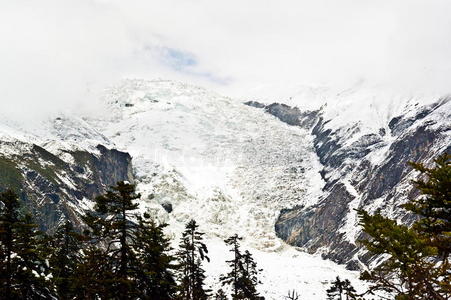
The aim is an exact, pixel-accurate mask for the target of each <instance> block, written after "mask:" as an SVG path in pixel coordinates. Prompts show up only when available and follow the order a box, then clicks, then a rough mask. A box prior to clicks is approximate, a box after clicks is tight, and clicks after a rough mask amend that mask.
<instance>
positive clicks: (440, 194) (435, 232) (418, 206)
mask: <svg viewBox="0 0 451 300" xmlns="http://www.w3.org/2000/svg"><path fill="white" fill-rule="evenodd" d="M435 163H436V167H435V168H426V167H425V166H424V165H423V164H420V163H411V166H412V167H413V168H414V169H416V170H418V171H420V172H421V174H422V176H421V177H420V179H418V180H416V181H414V184H415V186H416V187H417V188H418V189H419V190H420V192H421V193H422V194H423V196H422V197H420V198H418V199H416V200H412V201H410V202H408V203H407V204H405V205H404V208H406V209H407V210H409V211H411V212H413V213H415V214H417V215H419V216H421V219H420V220H419V221H418V222H416V223H415V225H414V227H415V230H416V231H417V232H419V233H420V234H421V235H424V236H426V237H427V238H428V239H429V241H430V243H431V245H433V246H435V247H436V248H437V250H438V251H439V254H440V255H441V256H442V257H443V258H447V257H448V256H449V253H450V252H451V155H449V154H445V155H442V156H440V157H439V158H438V159H437V160H436V161H435ZM424 177H426V178H424Z"/></svg>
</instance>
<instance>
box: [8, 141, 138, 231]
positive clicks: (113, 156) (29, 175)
mask: <svg viewBox="0 0 451 300" xmlns="http://www.w3.org/2000/svg"><path fill="white" fill-rule="evenodd" d="M0 143H2V144H3V145H2V146H3V147H6V146H8V145H5V144H6V143H5V142H0ZM19 144H20V145H19ZM10 146H11V147H14V148H16V149H17V148H21V149H24V150H23V151H22V152H21V153H15V154H12V155H5V154H0V165H1V166H3V168H2V171H0V190H4V189H6V188H12V189H14V190H16V191H19V192H20V197H21V199H22V200H23V201H24V203H25V204H26V207H27V208H28V210H29V211H30V212H31V213H32V214H33V216H34V217H35V219H36V222H38V224H39V226H40V228H41V229H42V230H44V231H49V232H52V231H53V230H54V229H55V228H56V227H57V226H58V225H59V224H60V223H61V222H62V221H64V220H66V219H70V220H71V221H73V222H74V224H76V225H80V224H81V220H80V216H81V214H82V213H83V211H82V210H83V209H87V208H89V206H90V200H93V199H94V197H95V196H96V195H99V194H101V193H104V192H105V191H106V190H107V189H108V187H110V186H112V185H114V184H116V182H117V181H123V180H128V181H132V180H133V177H132V172H131V157H130V155H129V154H128V153H124V152H120V151H117V150H114V149H107V148H105V147H104V146H102V145H98V146H97V150H98V153H90V152H87V151H64V152H65V153H64V155H63V156H64V159H62V158H60V157H58V156H56V155H54V154H52V153H50V152H48V151H47V150H45V149H44V148H42V147H40V146H37V145H34V144H26V143H22V142H15V143H12V144H11V145H10Z"/></svg>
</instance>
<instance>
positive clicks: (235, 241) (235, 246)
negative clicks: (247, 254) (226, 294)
mask: <svg viewBox="0 0 451 300" xmlns="http://www.w3.org/2000/svg"><path fill="white" fill-rule="evenodd" d="M241 240H242V238H241V237H239V236H238V235H237V234H235V235H233V236H231V237H229V238H228V239H226V240H224V242H225V243H226V244H227V245H229V246H231V249H230V252H232V253H233V259H232V260H227V261H226V263H227V264H228V265H229V267H230V269H231V270H230V272H229V273H227V274H225V275H221V277H220V278H219V280H220V281H221V283H222V285H231V286H232V290H233V293H232V299H243V298H242V297H243V295H242V292H241V281H240V278H241V270H242V265H241V262H242V256H243V255H242V254H241V250H240V242H239V241H241ZM240 297H241V298H240Z"/></svg>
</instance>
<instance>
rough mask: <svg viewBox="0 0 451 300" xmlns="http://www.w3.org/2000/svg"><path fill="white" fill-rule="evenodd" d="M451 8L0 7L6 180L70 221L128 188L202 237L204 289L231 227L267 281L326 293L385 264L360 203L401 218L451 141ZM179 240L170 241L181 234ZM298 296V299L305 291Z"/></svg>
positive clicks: (272, 289)
mask: <svg viewBox="0 0 451 300" xmlns="http://www.w3.org/2000/svg"><path fill="white" fill-rule="evenodd" d="M450 11H451V2H449V1H446V0H434V1H426V0H405V1H404V0H403V1H401V0H399V1H369V0H358V1H357V0H341V1H332V0H320V1H286V2H283V3H281V2H280V1H272V0H270V1H265V3H262V2H261V1H256V0H251V1H235V0H232V1H222V2H217V1H215V2H212V1H207V0H200V1H177V0H170V1H167V0H166V1H159V0H158V1H138V0H132V1H116V0H78V1H72V0H65V1H57V0H44V1H39V2H30V1H25V0H18V1H10V2H2V3H1V4H0V20H2V26H0V38H1V40H2V45H4V46H3V47H0V65H1V68H0V82H1V84H0V104H1V108H0V191H4V190H5V189H7V188H12V189H14V190H16V191H18V193H19V196H20V200H21V203H22V204H23V205H24V207H26V209H27V210H29V211H30V212H32V214H33V217H34V220H35V222H36V223H37V225H38V226H39V228H40V229H41V230H43V231H45V232H48V233H53V232H55V230H56V228H57V227H58V226H59V225H61V224H63V223H64V222H65V221H67V220H69V221H71V222H72V223H73V224H74V226H75V228H77V230H81V229H82V228H84V226H85V224H84V219H83V216H84V215H85V214H86V212H87V211H90V210H92V209H93V208H94V205H95V202H94V198H95V197H96V196H97V195H99V194H102V193H105V192H106V191H107V190H108V189H109V187H111V186H112V185H114V184H116V182H118V181H127V182H132V183H134V184H136V187H137V191H138V192H139V193H141V199H140V200H139V204H140V210H139V212H140V213H144V212H147V213H149V214H150V215H151V216H152V217H154V218H156V220H158V221H159V222H164V223H168V224H169V226H168V227H167V228H166V229H165V230H166V232H165V233H166V234H167V235H168V237H170V238H171V239H172V243H173V244H174V243H175V242H174V241H178V240H179V238H180V236H181V234H182V232H183V230H184V226H185V224H186V223H187V222H188V221H189V220H190V219H195V220H196V221H197V222H198V224H199V226H200V228H201V230H202V231H203V232H205V242H206V243H207V244H208V246H209V249H210V257H211V263H209V264H207V265H206V266H205V268H206V271H207V273H208V275H209V277H208V279H207V284H208V286H210V287H212V288H213V289H214V290H217V289H218V288H220V283H219V278H220V275H221V274H223V273H224V270H225V269H226V267H227V266H226V264H225V261H224V253H227V251H228V250H227V248H226V246H225V245H224V243H223V240H224V239H226V238H228V237H230V236H232V235H233V234H239V235H240V236H242V237H243V241H242V243H243V248H245V249H249V250H250V251H251V252H252V253H254V255H255V259H256V260H257V261H258V265H259V266H260V267H262V268H263V271H262V273H261V278H260V279H261V281H262V283H261V284H260V285H259V291H260V293H261V294H262V295H263V296H265V297H266V299H281V297H283V296H286V293H287V291H289V290H293V289H299V290H300V291H302V296H303V297H305V299H325V297H326V292H325V291H326V289H327V287H328V285H329V284H330V283H331V282H332V280H334V279H335V277H336V276H338V275H339V276H340V277H341V278H348V279H350V280H351V282H352V283H353V284H354V285H355V287H357V288H358V289H364V288H365V287H366V286H367V284H366V283H365V282H363V281H361V280H359V279H358V278H359V271H360V270H363V269H365V268H368V267H369V266H375V265H377V264H379V263H380V262H381V261H382V260H383V259H384V257H382V256H374V255H371V254H370V253H369V252H368V251H367V250H366V249H365V247H363V246H362V245H361V244H360V243H359V242H358V241H359V240H360V239H361V238H363V237H364V236H365V235H364V234H363V233H362V229H361V227H360V226H359V224H358V216H357V213H356V211H355V210H356V209H365V210H367V211H369V212H370V213H375V212H377V211H381V213H382V215H384V216H386V217H390V218H393V219H395V220H397V222H399V223H402V224H406V225H410V224H412V222H413V221H414V220H415V216H413V215H412V214H411V213H408V212H407V211H406V210H404V209H402V208H401V207H400V205H401V204H403V203H406V202H407V201H409V200H412V199H417V198H418V196H419V193H418V191H417V190H415V189H414V188H413V186H412V184H411V181H412V180H413V179H415V178H416V176H418V172H416V171H414V170H413V169H412V168H410V167H408V162H409V161H415V162H424V163H425V164H426V165H428V166H430V165H432V164H433V160H434V159H435V158H436V157H438V156H439V155H441V154H444V153H449V152H450V147H451V144H450V141H451V139H450V132H451V131H450V129H451V127H450V126H451V125H450V124H451V122H450V120H451V116H450V114H451V101H450V99H451V95H450V94H451V40H450V39H449V36H450V34H451V19H450V18H449V17H448V15H449V12H450ZM173 246H174V247H175V245H173ZM302 299H304V298H302Z"/></svg>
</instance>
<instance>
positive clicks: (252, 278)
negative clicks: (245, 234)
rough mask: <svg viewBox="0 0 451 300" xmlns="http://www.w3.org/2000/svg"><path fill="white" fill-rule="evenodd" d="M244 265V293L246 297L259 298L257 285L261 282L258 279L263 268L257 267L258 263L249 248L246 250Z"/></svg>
mask: <svg viewBox="0 0 451 300" xmlns="http://www.w3.org/2000/svg"><path fill="white" fill-rule="evenodd" d="M242 265H243V270H242V281H243V295H244V297H245V299H259V294H258V292H257V285H258V284H259V283H261V282H260V281H259V280H258V274H259V272H261V271H262V270H261V269H258V268H257V263H256V262H255V261H254V258H253V257H252V254H251V253H250V252H249V251H247V250H246V251H245V252H244V255H243V263H242Z"/></svg>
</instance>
